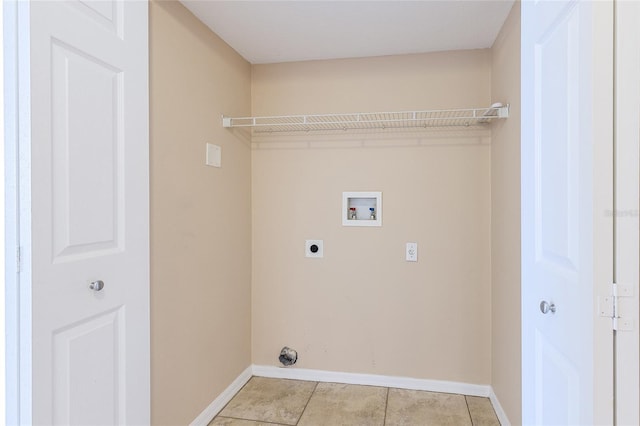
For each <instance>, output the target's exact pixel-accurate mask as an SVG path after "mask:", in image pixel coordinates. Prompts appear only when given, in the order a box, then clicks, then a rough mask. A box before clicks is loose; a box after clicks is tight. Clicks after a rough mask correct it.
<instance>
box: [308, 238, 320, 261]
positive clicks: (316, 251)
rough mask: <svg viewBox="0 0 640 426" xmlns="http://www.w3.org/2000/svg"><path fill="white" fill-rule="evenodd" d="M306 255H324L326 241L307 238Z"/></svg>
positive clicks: (318, 256) (317, 256)
mask: <svg viewBox="0 0 640 426" xmlns="http://www.w3.org/2000/svg"><path fill="white" fill-rule="evenodd" d="M304 255H305V256H306V257H316V258H321V257H324V241H323V240H305V242H304Z"/></svg>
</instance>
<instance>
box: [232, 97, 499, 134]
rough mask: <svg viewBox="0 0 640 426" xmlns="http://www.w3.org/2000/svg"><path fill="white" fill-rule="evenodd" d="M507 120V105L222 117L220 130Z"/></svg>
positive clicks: (393, 126) (381, 126) (274, 130)
mask: <svg viewBox="0 0 640 426" xmlns="http://www.w3.org/2000/svg"><path fill="white" fill-rule="evenodd" d="M507 117H509V105H508V104H507V105H503V104H493V105H491V106H490V107H488V108H486V107H485V108H468V109H446V110H428V111H397V112H364V113H349V114H317V115H282V116H270V117H224V116H223V117H222V125H223V127H227V128H232V127H244V128H251V129H252V130H253V132H254V133H277V132H312V131H320V130H325V131H326V130H343V131H344V130H353V129H403V128H421V127H422V128H425V129H427V128H432V127H470V126H473V127H476V126H484V125H487V124H488V123H490V122H491V121H493V120H495V119H501V118H507Z"/></svg>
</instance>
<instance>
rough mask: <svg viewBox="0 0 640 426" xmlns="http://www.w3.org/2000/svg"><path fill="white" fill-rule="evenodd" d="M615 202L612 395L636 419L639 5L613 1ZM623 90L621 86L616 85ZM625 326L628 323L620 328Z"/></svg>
mask: <svg viewBox="0 0 640 426" xmlns="http://www.w3.org/2000/svg"><path fill="white" fill-rule="evenodd" d="M614 5H615V8H616V11H615V13H616V15H615V22H616V46H615V62H616V66H615V70H616V71H615V72H616V75H615V102H616V114H615V121H616V122H615V126H616V131H615V153H614V154H615V166H616V169H615V206H614V209H613V211H608V212H607V214H608V215H609V216H611V217H612V220H613V222H614V229H615V254H614V262H615V263H614V265H615V266H614V267H615V269H614V275H613V278H612V282H616V283H617V284H618V286H619V288H620V286H623V287H622V288H626V289H630V290H631V291H630V292H626V291H619V292H618V296H619V297H620V299H619V302H620V311H619V312H618V314H619V315H620V316H621V317H622V318H623V319H624V320H622V322H623V324H632V329H631V330H628V329H627V330H621V331H617V332H615V336H616V337H615V340H616V342H615V344H616V361H615V362H616V367H615V374H616V378H615V380H616V394H615V411H616V413H615V414H616V422H617V423H618V424H621V425H624V424H639V423H640V412H639V409H638V399H639V398H640V395H639V393H640V391H639V387H640V361H638V360H639V358H640V348H639V340H640V339H639V330H638V328H639V327H640V321H639V317H638V313H639V310H640V309H639V306H638V305H639V297H638V293H639V286H638V284H639V283H638V281H639V271H638V260H639V258H640V247H639V245H640V244H639V241H638V240H639V237H640V222H639V220H640V219H639V218H640V213H639V210H640V207H639V202H638V197H639V195H640V182H639V179H640V149H639V147H638V142H639V141H640V81H639V80H638V75H640V28H638V25H637V23H638V22H639V21H640V4H638V3H637V2H626V1H615V2H614ZM620 89H622V90H620ZM621 328H628V327H624V326H623V327H621Z"/></svg>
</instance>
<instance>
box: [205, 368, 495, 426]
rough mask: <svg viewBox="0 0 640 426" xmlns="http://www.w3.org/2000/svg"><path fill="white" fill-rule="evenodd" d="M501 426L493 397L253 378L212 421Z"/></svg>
mask: <svg viewBox="0 0 640 426" xmlns="http://www.w3.org/2000/svg"><path fill="white" fill-rule="evenodd" d="M269 425H291V426H296V425H299V426H321V425H327V426H355V425H358V426H376V425H380V426H383V425H385V426H391V425H393V426H396V425H407V426H409V425H411V426H414V425H419V426H426V425H438V426H440V425H456V426H457V425H461V426H462V425H468V426H499V425H500V422H499V421H498V418H497V417H496V414H495V412H494V411H493V407H492V406H491V402H490V401H489V399H488V398H480V397H475V396H464V395H457V394H447V393H436V392H425V391H414V390H406V389H395V388H384V387H377V386H359V385H345V384H339V383H322V382H320V383H318V382H305V381H301V380H286V379H268V378H264V377H252V378H251V380H249V382H247V384H246V385H245V386H244V387H243V388H242V389H241V390H240V392H238V394H237V395H236V396H235V397H234V398H233V399H232V400H231V401H230V402H229V403H228V404H227V406H226V407H225V408H224V409H223V410H222V411H221V412H220V413H219V414H218V416H217V417H216V418H215V419H213V420H212V421H211V423H209V426H269Z"/></svg>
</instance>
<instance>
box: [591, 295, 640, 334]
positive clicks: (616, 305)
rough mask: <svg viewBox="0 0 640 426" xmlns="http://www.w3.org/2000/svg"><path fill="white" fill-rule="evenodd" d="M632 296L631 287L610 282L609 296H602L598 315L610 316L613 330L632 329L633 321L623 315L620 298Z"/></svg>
mask: <svg viewBox="0 0 640 426" xmlns="http://www.w3.org/2000/svg"><path fill="white" fill-rule="evenodd" d="M632 296H633V288H632V287H631V286H629V285H624V284H618V283H612V284H611V296H609V297H605V298H604V301H605V303H604V304H603V305H601V307H600V316H603V317H609V318H611V321H612V328H613V330H615V331H633V330H634V328H635V324H634V321H633V319H632V318H626V317H625V309H624V308H623V306H622V305H623V303H621V300H620V299H622V298H625V297H632Z"/></svg>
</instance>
